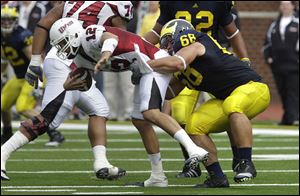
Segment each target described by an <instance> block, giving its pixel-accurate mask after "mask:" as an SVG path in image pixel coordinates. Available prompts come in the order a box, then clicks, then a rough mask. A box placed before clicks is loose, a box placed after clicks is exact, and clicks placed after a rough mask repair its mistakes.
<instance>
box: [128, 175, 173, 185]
mask: <svg viewBox="0 0 300 196" xmlns="http://www.w3.org/2000/svg"><path fill="white" fill-rule="evenodd" d="M125 186H137V187H168V179H167V177H166V176H162V177H154V176H150V178H149V179H147V180H145V181H144V182H134V183H127V184H126V185H125Z"/></svg>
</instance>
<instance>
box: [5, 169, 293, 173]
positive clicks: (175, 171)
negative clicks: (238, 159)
mask: <svg viewBox="0 0 300 196" xmlns="http://www.w3.org/2000/svg"><path fill="white" fill-rule="evenodd" d="M164 172H165V173H177V172H180V170H165V171H164ZM202 172H203V173H207V172H206V171H202ZM223 172H224V173H232V170H223ZM257 172H259V173H299V170H296V169H294V170H293V169H291V170H257ZM8 173H10V174H90V173H91V174H93V173H94V171H8ZM126 173H129V174H148V173H151V171H150V170H145V171H126Z"/></svg>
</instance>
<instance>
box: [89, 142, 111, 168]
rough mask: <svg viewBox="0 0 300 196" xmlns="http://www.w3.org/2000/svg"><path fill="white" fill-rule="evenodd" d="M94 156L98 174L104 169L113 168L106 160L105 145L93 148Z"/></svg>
mask: <svg viewBox="0 0 300 196" xmlns="http://www.w3.org/2000/svg"><path fill="white" fill-rule="evenodd" d="M93 154H94V159H95V160H94V171H95V172H97V171H98V170H100V169H101V168H103V167H108V168H110V167H113V166H112V165H111V164H110V163H109V162H108V160H107V158H106V147H105V146H103V145H97V146H94V147H93Z"/></svg>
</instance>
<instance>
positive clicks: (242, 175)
mask: <svg viewBox="0 0 300 196" xmlns="http://www.w3.org/2000/svg"><path fill="white" fill-rule="evenodd" d="M235 170H236V171H235V172H236V175H235V176H234V178H233V179H234V181H235V182H237V183H239V182H245V181H248V180H251V179H252V178H255V177H256V174H257V173H256V170H255V167H254V164H253V162H252V161H249V160H247V159H241V160H240V161H239V163H238V164H237V166H236V167H235Z"/></svg>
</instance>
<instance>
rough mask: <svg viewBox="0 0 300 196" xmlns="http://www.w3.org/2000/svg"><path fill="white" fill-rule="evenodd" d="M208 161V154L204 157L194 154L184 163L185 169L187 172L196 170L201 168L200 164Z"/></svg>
mask: <svg viewBox="0 0 300 196" xmlns="http://www.w3.org/2000/svg"><path fill="white" fill-rule="evenodd" d="M207 159H208V152H206V153H205V154H202V155H199V154H194V155H192V156H191V157H190V158H188V159H187V160H186V161H185V162H184V166H183V167H184V168H187V170H190V169H193V170H195V169H196V168H197V167H199V163H200V162H203V163H205V162H206V161H207Z"/></svg>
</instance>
